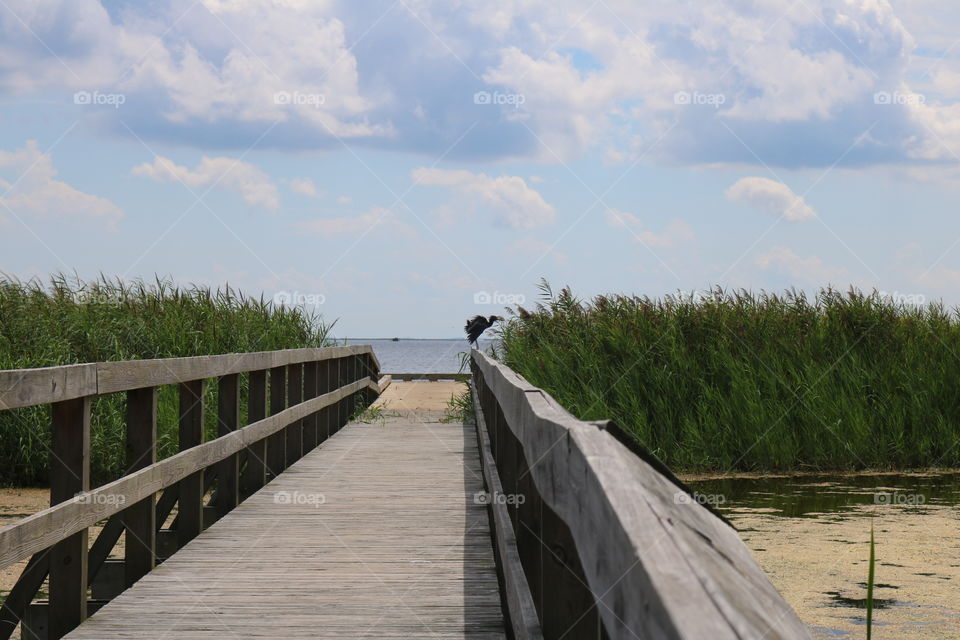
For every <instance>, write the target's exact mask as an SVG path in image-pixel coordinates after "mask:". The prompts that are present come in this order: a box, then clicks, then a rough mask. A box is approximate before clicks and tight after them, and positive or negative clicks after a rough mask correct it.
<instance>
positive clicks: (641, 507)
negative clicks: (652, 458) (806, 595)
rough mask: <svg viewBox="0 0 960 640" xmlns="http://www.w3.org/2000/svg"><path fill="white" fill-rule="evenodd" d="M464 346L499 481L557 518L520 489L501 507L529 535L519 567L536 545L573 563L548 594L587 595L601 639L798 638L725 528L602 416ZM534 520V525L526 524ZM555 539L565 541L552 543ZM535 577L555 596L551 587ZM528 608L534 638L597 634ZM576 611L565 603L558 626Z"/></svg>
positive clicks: (803, 634)
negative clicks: (536, 623) (594, 419)
mask: <svg viewBox="0 0 960 640" xmlns="http://www.w3.org/2000/svg"><path fill="white" fill-rule="evenodd" d="M472 353H473V356H472V360H473V363H474V373H475V382H476V383H477V386H478V387H479V389H478V392H479V397H480V400H481V406H480V407H478V410H480V411H482V412H483V416H484V419H485V422H486V424H487V425H491V423H492V426H489V427H488V428H489V431H490V432H491V439H492V440H493V441H494V442H493V445H492V446H493V447H494V448H495V449H498V450H499V451H500V453H499V455H498V456H495V458H496V465H497V467H498V469H499V470H500V474H501V476H505V478H504V483H503V484H504V491H505V492H507V493H511V492H518V493H523V492H524V491H527V492H532V493H535V494H536V495H534V496H533V499H535V500H537V501H542V502H541V504H542V505H543V506H544V507H548V508H549V510H550V511H552V513H554V514H555V516H551V518H553V519H555V518H559V520H560V521H561V522H560V523H559V524H558V523H556V522H553V521H552V520H551V521H549V522H548V524H544V521H545V520H548V517H547V515H545V514H546V512H547V509H538V508H535V507H529V502H530V500H531V496H526V501H527V503H528V504H527V505H524V506H521V507H517V508H515V512H514V513H511V519H512V520H513V525H512V526H513V527H514V528H515V529H516V530H517V536H518V540H519V539H520V538H521V537H526V538H527V544H528V545H530V546H528V547H527V549H528V551H527V552H526V555H525V551H524V549H522V548H521V549H520V558H521V561H522V563H523V564H524V565H525V566H524V572H525V573H527V575H528V577H531V576H530V573H531V569H530V566H529V565H528V563H530V564H534V565H536V564H537V563H541V564H540V565H539V567H541V568H542V567H543V566H544V565H543V564H542V563H543V562H545V561H544V560H543V557H544V556H548V555H549V554H547V553H546V552H544V551H543V547H546V548H547V549H549V550H550V552H551V553H556V550H560V551H561V554H560V555H563V554H562V552H563V551H565V552H566V553H568V554H569V553H572V554H573V555H574V558H570V557H569V556H566V560H567V562H566V563H564V567H565V568H566V569H568V570H571V571H572V570H573V569H571V568H570V566H568V565H577V564H579V568H578V571H582V575H581V576H579V577H576V580H572V581H570V582H569V585H570V588H571V589H572V590H573V591H578V593H573V594H563V596H566V597H565V598H564V597H561V596H558V597H559V598H560V600H559V601H566V602H584V601H585V600H589V601H591V604H590V605H587V606H588V607H589V606H593V605H595V606H596V609H597V611H598V613H599V621H600V623H601V624H602V626H603V629H604V631H605V633H606V636H605V637H609V638H614V639H618V638H635V637H650V638H676V639H691V638H716V639H718V640H723V639H731V640H732V639H734V638H736V639H741V640H742V639H745V638H757V639H759V638H767V639H768V640H773V639H778V638H780V639H784V638H809V637H810V635H809V631H808V630H807V628H806V626H805V625H804V624H803V623H802V622H801V621H800V619H799V617H798V616H797V615H796V613H795V612H794V611H793V609H792V608H791V607H790V605H788V604H787V603H786V601H785V600H784V599H783V597H782V596H781V595H780V594H779V592H777V590H776V589H775V588H774V586H773V584H772V583H771V582H770V580H769V578H768V577H767V576H766V574H765V573H764V572H763V570H762V569H761V568H760V566H759V564H757V562H756V560H755V559H754V558H753V556H752V555H751V554H750V552H749V550H748V549H747V547H746V546H745V545H744V544H743V541H742V540H741V539H740V538H739V536H738V535H737V533H736V531H735V530H734V529H733V528H731V527H730V526H728V525H727V524H726V523H725V522H724V521H722V520H721V519H720V518H718V517H717V516H716V515H714V514H713V513H711V512H710V511H709V510H708V509H706V508H705V507H704V506H703V505H701V504H699V503H698V502H697V501H696V500H692V499H691V498H690V496H689V494H687V493H686V492H685V491H683V490H682V489H681V488H680V487H678V486H677V484H675V483H674V481H673V480H672V479H670V478H667V477H666V476H664V475H662V474H661V473H659V472H658V471H657V470H656V469H655V468H654V467H653V466H651V465H650V464H648V463H647V462H645V461H644V460H642V459H641V458H639V457H637V456H636V455H634V453H632V452H631V451H630V450H629V449H628V448H627V447H626V446H625V445H624V444H623V443H621V442H620V441H619V440H618V439H617V438H616V437H614V435H613V434H611V433H609V432H608V431H606V430H605V429H603V428H602V426H600V425H598V424H596V423H591V422H585V421H582V420H579V419H577V418H575V417H574V416H573V415H571V414H570V413H569V412H568V411H567V410H566V409H564V408H563V407H562V406H561V405H560V404H559V403H558V402H557V401H556V400H554V399H553V398H552V397H551V396H550V395H549V394H547V393H546V392H545V391H543V390H542V389H539V388H537V387H535V386H533V385H531V384H530V383H529V382H527V381H526V380H525V379H524V378H523V377H522V376H520V375H519V374H517V373H516V372H514V371H513V370H511V369H510V368H508V367H507V366H505V365H504V364H502V363H500V362H497V361H495V360H493V359H492V358H490V357H489V356H487V355H486V354H484V353H482V352H481V351H479V350H474V351H473V352H472ZM491 412H492V414H491ZM517 446H519V452H518V451H517ZM502 465H506V467H505V468H502V469H501V466H502ZM524 483H526V484H524ZM524 508H529V509H531V511H526V512H525V511H524ZM534 512H539V513H534ZM548 525H549V527H550V528H551V530H550V531H547V527H548ZM538 526H539V527H541V531H540V532H539V533H536V532H533V531H531V529H532V528H535V527H538ZM531 535H532V536H533V537H534V538H535V539H536V541H535V542H533V541H531V539H530V538H531ZM551 535H555V536H556V539H551V537H550V536H551ZM567 541H570V542H569V544H570V546H572V547H573V548H572V549H570V548H566V549H565V548H564V547H565V544H567ZM533 552H539V555H537V554H535V553H533ZM548 559H549V558H548ZM534 573H535V572H534ZM541 575H542V574H541ZM574 575H576V574H574ZM567 577H568V578H569V576H567ZM531 580H532V581H536V580H537V576H536V575H533V576H532V577H531ZM554 582H557V581H556V580H555V581H554ZM538 588H540V589H542V590H545V591H546V590H552V592H553V595H557V594H556V592H557V590H558V589H559V588H562V587H558V586H557V585H556V584H541V585H539V587H538ZM585 590H588V593H584V591H585ZM535 595H537V596H538V597H537V598H535V601H537V602H538V606H542V607H544V608H546V609H547V610H548V611H549V615H555V616H559V617H562V616H565V615H570V612H568V611H566V610H564V607H563V606H558V605H556V604H555V605H554V606H552V607H551V605H550V603H549V602H548V600H549V598H548V596H545V595H544V594H543V593H540V594H535ZM548 595H549V594H548ZM540 603H542V605H541V604H540ZM570 608H571V607H567V609H570ZM539 613H540V615H541V625H542V627H543V630H544V637H546V638H550V637H557V636H559V635H561V634H567V633H568V632H570V634H569V635H566V637H567V638H575V637H576V638H579V637H591V638H596V637H600V636H598V635H595V634H596V628H595V626H594V627H593V628H592V630H590V629H587V630H583V632H582V634H581V630H580V629H578V630H572V629H571V628H566V629H561V632H562V633H558V634H557V635H555V636H554V635H552V634H551V632H550V626H551V621H550V620H544V619H542V618H543V617H544V611H543V610H541V611H540V612H539ZM577 616H580V617H577ZM585 617H586V612H584V613H583V615H581V614H580V613H579V612H574V613H573V615H572V617H571V618H570V619H569V620H565V621H563V624H562V625H561V626H566V625H569V624H571V623H572V624H573V625H576V624H577V623H579V622H581V619H582V618H585ZM574 620H576V622H573V621H574ZM557 624H560V623H559V622H558V621H554V627H555V628H556V625H557ZM594 624H596V623H594ZM571 631H572V632H571Z"/></svg>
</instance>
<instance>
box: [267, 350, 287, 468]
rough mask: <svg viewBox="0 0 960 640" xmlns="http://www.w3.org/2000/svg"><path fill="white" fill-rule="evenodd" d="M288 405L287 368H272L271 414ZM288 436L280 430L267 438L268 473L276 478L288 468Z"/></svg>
mask: <svg viewBox="0 0 960 640" xmlns="http://www.w3.org/2000/svg"><path fill="white" fill-rule="evenodd" d="M286 405H287V368H286V367H274V368H272V369H270V415H274V414H277V413H280V412H281V411H283V410H284V409H285V408H286ZM286 450H287V436H286V433H285V432H284V431H279V432H277V433H275V434H273V435H272V436H270V437H269V438H268V439H267V473H269V474H270V477H271V478H276V477H277V476H278V475H280V474H281V473H282V472H283V470H284V469H286V468H287V465H286V463H287V454H286Z"/></svg>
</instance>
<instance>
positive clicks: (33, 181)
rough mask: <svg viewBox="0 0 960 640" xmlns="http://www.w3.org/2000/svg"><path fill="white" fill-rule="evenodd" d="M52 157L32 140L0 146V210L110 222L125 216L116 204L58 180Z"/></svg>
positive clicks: (113, 222)
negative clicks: (19, 145)
mask: <svg viewBox="0 0 960 640" xmlns="http://www.w3.org/2000/svg"><path fill="white" fill-rule="evenodd" d="M56 176H57V170H56V169H54V167H53V158H52V157H51V156H50V155H49V154H46V153H43V152H42V151H40V149H39V148H38V147H37V142H36V141H35V140H29V141H27V143H26V144H25V145H24V146H23V147H22V148H20V149H17V150H14V151H4V150H2V149H0V204H2V205H3V206H2V207H0V211H2V210H3V209H4V208H5V209H9V210H11V211H13V212H14V213H15V214H16V215H17V216H36V217H38V218H74V217H83V218H89V219H94V220H99V221H101V222H103V223H105V224H107V225H108V226H113V225H114V224H115V223H116V222H117V221H119V220H121V219H122V218H123V217H124V214H123V211H121V210H120V207H118V206H117V205H116V204H114V203H113V202H111V201H110V200H108V199H107V198H103V197H100V196H96V195H92V194H89V193H84V192H82V191H80V190H78V189H76V188H74V187H72V186H71V185H69V184H67V183H66V182H63V181H62V180H57V179H56Z"/></svg>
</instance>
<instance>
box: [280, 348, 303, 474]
mask: <svg viewBox="0 0 960 640" xmlns="http://www.w3.org/2000/svg"><path fill="white" fill-rule="evenodd" d="M302 401H303V365H302V364H291V365H287V406H288V407H293V406H295V405H298V404H300V403H301V402H302ZM284 431H285V432H286V434H287V458H286V460H287V462H286V466H287V467H289V466H290V465H292V464H293V463H294V462H296V461H297V460H299V459H300V458H301V457H303V421H301V420H296V421H295V422H293V423H291V424H290V426H288V427H287V428H286V429H284Z"/></svg>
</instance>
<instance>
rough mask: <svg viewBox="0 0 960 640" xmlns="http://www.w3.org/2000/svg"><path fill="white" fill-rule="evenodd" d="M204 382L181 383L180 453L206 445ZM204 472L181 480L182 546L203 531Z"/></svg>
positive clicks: (179, 535)
mask: <svg viewBox="0 0 960 640" xmlns="http://www.w3.org/2000/svg"><path fill="white" fill-rule="evenodd" d="M203 415H204V397H203V380H192V381H190V382H183V383H181V384H180V447H179V448H180V451H186V450H187V449H190V448H192V447H196V446H197V445H199V444H202V443H203ZM203 494H204V490H203V471H197V472H195V473H191V474H190V475H189V476H187V477H186V478H184V479H183V480H181V481H180V491H179V503H178V505H177V544H178V545H179V546H180V547H182V546H184V545H185V544H187V543H188V542H190V541H191V540H193V539H194V538H195V537H197V536H198V535H200V532H201V531H202V530H203Z"/></svg>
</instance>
